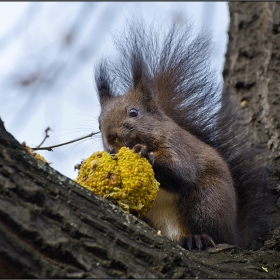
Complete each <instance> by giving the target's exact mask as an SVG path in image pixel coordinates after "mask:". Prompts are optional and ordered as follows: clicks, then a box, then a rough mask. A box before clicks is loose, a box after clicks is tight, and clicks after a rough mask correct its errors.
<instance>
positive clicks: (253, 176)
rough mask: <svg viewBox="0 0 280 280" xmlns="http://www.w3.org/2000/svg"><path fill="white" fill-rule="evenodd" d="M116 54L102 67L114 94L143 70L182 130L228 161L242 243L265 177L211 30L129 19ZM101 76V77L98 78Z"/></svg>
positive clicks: (253, 228)
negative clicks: (214, 64) (225, 86)
mask: <svg viewBox="0 0 280 280" xmlns="http://www.w3.org/2000/svg"><path fill="white" fill-rule="evenodd" d="M115 45H116V47H117V50H118V54H117V55H116V56H114V60H110V61H105V60H103V62H102V63H101V65H100V68H99V70H98V69H97V71H98V74H97V76H98V79H99V80H100V79H103V80H104V79H105V80H106V84H107V86H108V87H109V88H110V91H111V94H113V95H120V94H123V93H125V92H126V91H127V90H128V89H129V88H131V87H132V86H133V83H134V80H135V77H136V76H137V75H139V73H141V76H142V77H143V79H145V83H146V84H147V85H148V86H149V87H150V89H151V91H152V92H153V93H154V96H155V98H156V99H157V103H158V104H159V105H160V106H161V108H162V109H163V110H164V112H165V113H166V114H167V115H168V116H169V117H171V118H172V119H173V120H174V121H175V122H176V123H177V124H178V125H180V126H181V127H182V128H183V129H185V130H188V131H189V132H190V133H192V134H193V135H195V136H196V137H197V138H199V139H200V140H202V141H203V142H205V143H207V144H208V145H210V146H212V147H214V148H215V149H216V150H217V151H218V152H219V154H220V155H221V156H222V157H223V158H224V160H225V161H226V162H227V164H228V166H229V168H230V171H231V174H232V177H233V180H234V183H235V188H236V192H237V196H238V224H239V229H240V230H239V232H240V237H239V240H240V244H239V245H240V246H242V247H245V246H246V245H247V244H248V243H249V241H250V240H251V239H253V238H256V235H255V234H256V233H257V232H258V230H257V228H258V217H260V216H261V212H262V211H263V208H262V205H263V203H262V202H263V196H264V191H265V190H264V189H265V183H266V180H265V176H264V172H263V169H262V168H260V167H258V165H257V164H256V163H255V161H254V159H255V155H256V153H255V151H254V149H252V148H251V147H248V145H247V143H248V139H244V131H242V129H244V128H242V127H240V125H239V121H238V115H237V113H236V110H235V109H234V106H233V104H232V103H231V101H230V97H229V94H228V93H226V92H223V93H222V85H221V84H220V83H219V82H218V78H217V73H216V71H215V70H213V69H212V68H211V66H210V62H211V60H210V53H211V49H212V45H211V34H209V32H207V31H206V30H200V31H198V32H196V31H195V29H194V28H193V27H192V25H190V24H189V23H183V24H178V23H175V22H172V23H171V24H170V26H169V27H168V28H166V25H165V26H164V27H161V26H159V25H155V24H152V25H149V26H146V25H144V24H143V23H142V21H141V20H138V21H137V20H133V21H131V22H128V24H127V29H126V30H125V31H124V33H122V34H121V36H119V37H116V40H115ZM98 79H97V81H98Z"/></svg>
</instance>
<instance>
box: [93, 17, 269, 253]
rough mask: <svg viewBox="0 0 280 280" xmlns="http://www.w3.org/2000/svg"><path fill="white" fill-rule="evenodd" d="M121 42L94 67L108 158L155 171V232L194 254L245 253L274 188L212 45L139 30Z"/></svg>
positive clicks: (175, 27) (178, 28) (182, 28)
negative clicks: (125, 153)
mask: <svg viewBox="0 0 280 280" xmlns="http://www.w3.org/2000/svg"><path fill="white" fill-rule="evenodd" d="M115 43H116V47H117V50H118V56H115V57H114V59H112V60H108V59H103V60H102V61H101V62H100V63H99V64H98V65H97V66H96V68H95V71H96V72H95V81H96V85H97V92H98V97H99V101H100V105H101V113H100V116H99V125H100V126H99V127H100V130H101V132H102V140H103V145H104V148H105V150H106V151H108V152H110V153H116V152H117V151H118V150H119V149H120V148H121V147H122V146H126V147H129V148H131V149H134V150H135V152H139V153H140V155H141V156H144V157H146V158H147V159H148V160H149V161H150V162H151V164H152V166H153V170H154V172H155V177H156V179H157V180H158V181H159V182H160V190H159V193H158V196H157V198H156V201H155V204H154V206H153V207H152V209H151V210H150V211H149V212H148V214H147V217H146V221H147V223H148V224H150V225H151V226H152V227H153V228H155V229H156V230H160V231H161V233H162V234H163V235H165V236H167V237H168V238H170V239H171V240H173V241H175V242H178V243H179V244H180V245H182V246H183V247H185V248H187V249H191V248H193V247H196V248H198V249H202V248H205V247H207V246H215V244H217V243H228V244H237V245H239V246H241V247H246V246H247V245H248V244H249V242H250V241H251V239H252V238H255V237H256V236H255V233H256V232H257V231H256V230H255V228H257V225H255V226H254V223H257V219H256V217H257V215H258V214H257V212H258V210H260V209H261V207H260V201H259V200H258V199H257V198H255V196H256V195H257V193H260V192H261V191H262V188H263V186H264V184H265V183H264V180H263V179H262V175H260V173H258V167H253V162H252V160H253V159H254V152H252V149H250V148H248V147H246V145H245V144H246V141H247V139H243V138H244V137H242V130H241V129H240V128H239V127H238V124H237V121H236V120H237V117H236V113H235V111H234V106H233V104H232V103H231V101H230V98H229V94H228V93H227V92H225V91H223V92H221V86H220V85H219V83H217V77H216V72H215V71H213V70H212V69H211V67H210V66H209V64H210V55H209V50H210V48H211V38H210V36H209V35H208V34H206V33H205V31H204V32H203V31H201V32H199V33H197V34H196V35H195V36H192V29H191V27H190V26H189V25H188V24H178V23H174V22H173V23H172V24H171V25H170V26H168V27H167V28H166V29H159V28H158V29H157V28H156V27H155V26H152V25H151V26H147V27H146V26H145V25H144V24H143V23H139V22H132V24H131V25H130V26H128V28H127V31H126V32H124V34H123V36H121V37H120V39H117V40H116V41H115ZM257 174H259V175H257ZM249 201H250V202H252V201H253V203H249Z"/></svg>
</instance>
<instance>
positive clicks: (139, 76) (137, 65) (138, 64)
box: [132, 55, 153, 101]
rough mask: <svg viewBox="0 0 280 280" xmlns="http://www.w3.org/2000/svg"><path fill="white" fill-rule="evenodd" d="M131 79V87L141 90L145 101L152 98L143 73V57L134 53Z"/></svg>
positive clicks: (145, 75)
mask: <svg viewBox="0 0 280 280" xmlns="http://www.w3.org/2000/svg"><path fill="white" fill-rule="evenodd" d="M132 79H133V88H134V89H135V90H138V91H139V92H141V94H142V95H143V97H144V99H145V100H146V101H148V100H150V99H152V98H153V94H152V92H151V91H150V89H149V87H148V78H147V74H146V73H145V69H144V64H143V59H141V58H140V57H138V56H136V55H135V56H133V58H132Z"/></svg>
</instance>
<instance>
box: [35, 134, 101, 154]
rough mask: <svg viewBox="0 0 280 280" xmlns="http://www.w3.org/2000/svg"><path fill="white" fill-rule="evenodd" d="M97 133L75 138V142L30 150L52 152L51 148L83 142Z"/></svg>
mask: <svg viewBox="0 0 280 280" xmlns="http://www.w3.org/2000/svg"><path fill="white" fill-rule="evenodd" d="M97 133H100V131H98V132H92V133H90V134H89V135H86V136H83V137H80V138H77V139H75V140H72V141H69V142H65V143H62V144H58V145H53V146H49V147H41V148H40V147H37V148H31V149H32V150H33V151H37V150H47V151H52V149H53V148H56V147H60V146H64V145H67V144H71V143H74V142H77V141H80V140H83V139H85V138H89V137H92V136H93V135H95V134H97Z"/></svg>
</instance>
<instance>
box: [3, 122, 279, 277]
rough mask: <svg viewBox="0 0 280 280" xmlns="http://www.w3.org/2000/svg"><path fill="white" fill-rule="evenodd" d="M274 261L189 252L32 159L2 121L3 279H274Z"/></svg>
mask: <svg viewBox="0 0 280 280" xmlns="http://www.w3.org/2000/svg"><path fill="white" fill-rule="evenodd" d="M273 246H274V245H273ZM270 254H271V251H270V250H266V251H263V252H258V254H256V255H254V253H253V252H247V251H243V250H241V249H239V248H237V247H235V246H229V245H222V246H218V247H217V248H216V249H214V248H211V249H208V250H207V251H206V252H196V251H194V252H189V251H186V250H184V249H182V248H181V247H179V246H178V245H177V244H175V243H173V242H171V241H170V240H168V239H167V238H165V237H162V236H159V235H158V234H157V233H156V232H155V230H153V229H152V228H150V227H149V226H148V225H147V224H145V223H144V222H142V221H141V220H139V219H137V218H136V217H134V216H132V215H130V214H127V213H125V212H124V211H123V210H122V209H120V208H119V207H117V206H115V205H113V204H112V203H110V202H109V201H107V200H104V199H102V198H99V197H97V196H95V195H94V194H92V193H90V192H89V191H88V190H86V189H84V188H82V187H80V186H79V185H77V184H76V183H74V182H73V181H72V180H70V179H69V178H66V177H64V176H63V175H61V174H60V173H58V172H56V171H55V170H54V169H52V168H51V167H50V166H48V165H47V164H45V163H43V162H41V161H39V160H37V159H35V158H34V157H32V156H31V155H30V154H29V153H27V151H25V150H24V148H23V147H22V146H21V145H20V144H19V143H18V142H17V141H16V140H15V139H14V138H13V137H12V136H11V135H10V134H8V133H7V132H6V130H5V128H4V126H3V123H2V121H0V277H3V278H109V277H117V278H127V277H129V278H180V277H185V278H186V277H189V278H194V277H201V278H207V277H215V278H216V277H219V278H241V277H242V278H243V277H246V278H270V277H271V276H276V275H277V273H278V272H279V270H278V267H279V266H280V263H279V262H277V261H275V260H273V263H270V264H268V263H267V258H268V257H269V255H270ZM278 256H279V254H278ZM279 257H280V256H279ZM240 264H242V266H240ZM263 267H265V268H267V269H268V271H269V272H266V271H265V270H264V269H263Z"/></svg>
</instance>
